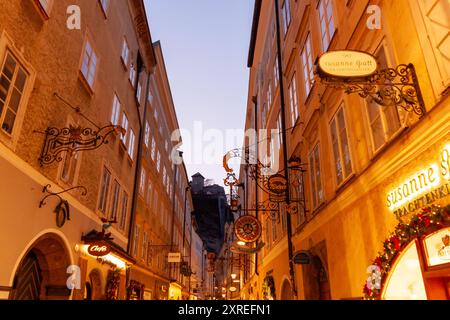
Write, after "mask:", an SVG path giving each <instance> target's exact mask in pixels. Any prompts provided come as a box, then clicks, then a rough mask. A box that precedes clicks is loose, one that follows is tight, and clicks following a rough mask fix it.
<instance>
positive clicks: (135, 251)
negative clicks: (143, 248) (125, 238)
mask: <svg viewBox="0 0 450 320" xmlns="http://www.w3.org/2000/svg"><path fill="white" fill-rule="evenodd" d="M139 232H140V229H139V226H135V227H134V242H133V256H135V257H136V256H137V255H138V246H139Z"/></svg>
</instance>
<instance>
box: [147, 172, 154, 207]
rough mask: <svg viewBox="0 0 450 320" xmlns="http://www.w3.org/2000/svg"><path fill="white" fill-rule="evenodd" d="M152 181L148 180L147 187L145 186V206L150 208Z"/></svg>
mask: <svg viewBox="0 0 450 320" xmlns="http://www.w3.org/2000/svg"><path fill="white" fill-rule="evenodd" d="M152 189H153V188H152V181H151V180H150V179H148V185H147V197H146V202H147V205H148V206H149V207H150V205H151V202H152Z"/></svg>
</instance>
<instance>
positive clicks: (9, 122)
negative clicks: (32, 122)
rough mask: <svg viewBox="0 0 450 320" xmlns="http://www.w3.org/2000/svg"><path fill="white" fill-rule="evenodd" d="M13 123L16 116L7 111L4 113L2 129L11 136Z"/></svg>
mask: <svg viewBox="0 0 450 320" xmlns="http://www.w3.org/2000/svg"><path fill="white" fill-rule="evenodd" d="M15 121H16V115H15V114H14V113H13V112H11V110H9V109H8V112H6V117H5V120H4V121H3V125H2V129H3V130H5V131H6V132H8V133H9V134H11V133H12V130H13V127H14V122H15Z"/></svg>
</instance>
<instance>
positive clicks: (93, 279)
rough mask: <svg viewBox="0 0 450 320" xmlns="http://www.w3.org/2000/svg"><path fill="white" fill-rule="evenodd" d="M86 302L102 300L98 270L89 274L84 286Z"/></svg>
mask: <svg viewBox="0 0 450 320" xmlns="http://www.w3.org/2000/svg"><path fill="white" fill-rule="evenodd" d="M85 290H86V292H85V299H86V300H102V299H104V295H103V290H102V278H101V273H100V271H99V270H97V269H94V270H92V271H91V272H90V273H89V279H88V281H87V282H86V286H85Z"/></svg>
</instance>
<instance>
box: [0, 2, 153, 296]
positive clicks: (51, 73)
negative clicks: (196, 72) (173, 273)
mask: <svg viewBox="0 0 450 320" xmlns="http://www.w3.org/2000/svg"><path fill="white" fill-rule="evenodd" d="M68 9H70V10H68ZM67 12H72V13H71V14H68V13H67ZM77 19H81V20H77ZM77 21H81V23H80V24H79V26H78V27H79V28H78V27H77ZM0 33H1V36H0V37H1V38H0V61H1V70H2V71H1V72H2V73H1V74H2V76H1V77H2V78H1V79H2V80H1V82H2V84H1V108H0V110H1V119H2V129H1V130H0V131H1V132H0V150H1V151H0V161H1V164H0V171H1V176H2V179H1V190H2V196H1V197H2V199H1V203H2V205H1V209H0V210H1V215H2V217H3V219H2V221H4V222H3V223H2V226H1V232H0V234H1V236H0V237H1V240H2V243H4V244H6V243H8V244H9V245H8V246H7V247H4V248H2V250H1V253H0V260H1V261H2V271H1V272H0V296H1V298H2V299H69V298H70V299H125V298H126V286H127V272H126V270H127V268H128V267H129V265H131V264H133V263H134V258H133V257H131V256H130V255H129V254H128V250H127V249H128V248H127V247H128V244H129V242H128V236H129V232H130V230H129V228H130V225H131V223H130V222H131V218H132V215H131V202H132V196H133V192H134V191H133V189H134V184H135V175H136V170H137V165H136V160H137V149H138V145H137V137H138V136H139V134H140V130H141V128H140V122H139V108H140V107H141V104H142V103H143V101H144V100H143V97H144V93H145V92H146V91H147V89H146V87H143V85H142V84H143V83H146V78H147V77H148V75H149V74H151V72H152V69H153V67H154V65H155V63H156V61H155V57H154V53H153V48H152V47H151V45H150V46H149V45H148V44H149V43H151V36H150V32H149V29H148V25H147V22H146V14H145V9H144V5H143V1H75V2H74V1H71V2H69V1H26V2H20V4H19V3H18V2H14V1H4V2H2V10H1V13H0ZM105 140H107V141H108V142H109V143H104V142H105ZM109 251H110V252H109ZM107 252H109V253H108V254H106V253H107ZM91 253H92V254H91ZM96 256H98V257H97V258H96ZM71 289H73V290H71Z"/></svg>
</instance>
